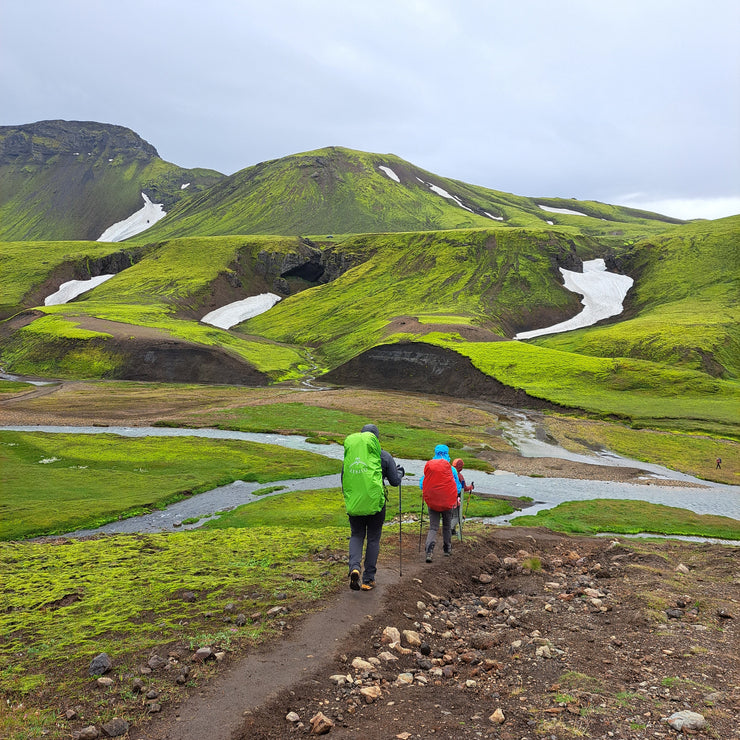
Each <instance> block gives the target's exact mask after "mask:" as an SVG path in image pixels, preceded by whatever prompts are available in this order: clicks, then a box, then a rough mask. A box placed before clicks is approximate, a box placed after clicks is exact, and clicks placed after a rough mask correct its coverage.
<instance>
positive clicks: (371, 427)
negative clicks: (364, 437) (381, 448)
mask: <svg viewBox="0 0 740 740" xmlns="http://www.w3.org/2000/svg"><path fill="white" fill-rule="evenodd" d="M360 431H361V432H372V433H373V434H374V435H375V436H376V437H377V438H378V439H380V432H379V431H378V427H376V426H375V424H365V426H364V427H362V429H360Z"/></svg>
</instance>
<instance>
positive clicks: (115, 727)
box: [103, 717, 129, 737]
mask: <svg viewBox="0 0 740 740" xmlns="http://www.w3.org/2000/svg"><path fill="white" fill-rule="evenodd" d="M128 726H129V725H128V722H126V720H125V719H120V718H119V717H114V718H113V719H112V720H111V721H110V722H106V723H105V724H104V725H103V732H104V733H105V734H106V735H107V736H108V737H120V736H121V735H125V734H126V733H127V732H128Z"/></svg>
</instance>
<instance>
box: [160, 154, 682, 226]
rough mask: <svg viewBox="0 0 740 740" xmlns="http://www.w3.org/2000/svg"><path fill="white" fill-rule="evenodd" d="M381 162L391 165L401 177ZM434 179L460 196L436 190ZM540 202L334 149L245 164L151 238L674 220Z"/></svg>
mask: <svg viewBox="0 0 740 740" xmlns="http://www.w3.org/2000/svg"><path fill="white" fill-rule="evenodd" d="M380 166H384V167H388V168H389V169H391V170H392V171H393V172H394V173H395V174H396V176H397V177H398V178H399V180H400V182H396V181H395V180H393V179H391V178H390V177H389V176H387V175H386V174H385V173H384V171H382V170H380V169H379V167H380ZM430 185H434V186H436V187H437V188H441V189H442V190H444V191H446V192H447V193H448V194H450V195H452V196H455V197H456V198H458V200H459V202H456V201H455V200H453V199H452V198H447V197H444V196H442V195H440V194H439V193H438V192H434V191H432V190H431V189H430ZM545 200H547V199H545ZM538 202H540V201H537V202H536V201H534V200H532V199H530V198H525V197H522V196H516V195H512V194H510V193H502V192H499V191H494V190H490V189H487V188H482V187H478V186H475V185H469V184H467V183H463V182H460V181H457V180H452V179H449V178H445V177H441V176H439V175H435V174H433V173H431V172H427V171H426V170H422V169H420V168H418V167H416V166H415V165H413V164H411V163H409V162H406V161H405V160H403V159H400V158H399V157H396V156H395V155H392V154H373V153H368V152H360V151H355V150H351V149H344V148H341V147H330V148H327V149H320V150H317V151H312V152H304V153H302V154H295V155H292V156H289V157H284V158H282V159H278V160H272V161H269V162H261V163H260V164H257V165H254V166H253V167H248V168H246V169H244V170H241V171H240V172H237V173H236V174H234V175H231V176H230V177H228V178H226V179H225V180H223V181H222V182H220V183H219V184H217V185H215V186H214V187H213V188H211V189H210V190H209V191H207V192H204V193H203V194H202V195H201V196H199V197H198V198H194V199H191V200H188V201H183V202H182V203H181V204H180V205H178V206H177V207H175V208H174V209H173V210H172V211H171V212H170V213H169V214H168V216H167V218H165V219H163V220H162V221H160V222H159V223H158V224H156V225H155V226H154V227H152V229H151V230H150V231H149V232H147V234H148V236H147V237H146V238H163V237H172V236H194V235H205V234H212V235H218V234H245V233H247V234H295V235H299V234H317V235H318V234H358V233H378V232H404V231H429V230H436V229H442V230H444V229H460V228H465V229H467V228H474V227H480V228H505V227H506V226H515V227H527V228H534V229H540V228H547V226H548V222H552V223H554V224H558V225H559V228H560V229H561V230H562V231H563V232H564V233H565V232H568V233H574V234H577V233H580V232H583V233H589V234H599V235H612V236H618V237H621V238H626V237H629V238H635V237H636V236H637V235H640V234H649V233H654V232H655V231H660V230H665V229H666V228H667V225H668V224H670V223H675V220H674V219H667V218H665V217H662V216H658V215H657V214H648V213H641V212H636V211H631V210H630V209H625V208H620V207H618V206H609V205H606V204H601V203H592V202H589V203H580V202H579V203H573V202H571V201H562V203H561V201H558V203H559V204H561V205H560V207H570V208H572V209H581V210H582V211H583V212H587V213H588V217H583V216H569V215H562V214H552V213H547V212H545V211H543V210H542V209H541V208H539V207H538V205H537V203H538ZM543 202H544V201H543ZM487 214H488V215H487ZM498 219H503V220H502V221H499V220H498ZM604 219H606V220H604Z"/></svg>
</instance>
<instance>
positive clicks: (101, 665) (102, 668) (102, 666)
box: [89, 653, 113, 676]
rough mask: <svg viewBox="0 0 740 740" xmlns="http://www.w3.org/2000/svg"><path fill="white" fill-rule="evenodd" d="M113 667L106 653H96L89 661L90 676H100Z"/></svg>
mask: <svg viewBox="0 0 740 740" xmlns="http://www.w3.org/2000/svg"><path fill="white" fill-rule="evenodd" d="M111 668H113V661H112V660H111V659H110V658H109V657H108V653H100V655H96V656H95V657H94V658H93V659H92V662H91V663H90V670H89V674H90V675H91V676H102V675H103V674H104V673H108V671H109V670H110V669H111Z"/></svg>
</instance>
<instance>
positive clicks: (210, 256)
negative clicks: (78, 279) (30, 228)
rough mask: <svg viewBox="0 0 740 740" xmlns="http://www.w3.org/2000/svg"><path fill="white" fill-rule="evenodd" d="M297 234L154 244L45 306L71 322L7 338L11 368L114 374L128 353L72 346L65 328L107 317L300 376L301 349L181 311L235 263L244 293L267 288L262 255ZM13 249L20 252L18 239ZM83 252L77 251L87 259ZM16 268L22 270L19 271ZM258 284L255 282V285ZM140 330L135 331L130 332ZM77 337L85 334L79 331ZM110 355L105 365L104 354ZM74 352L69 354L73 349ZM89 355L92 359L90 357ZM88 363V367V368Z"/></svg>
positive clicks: (275, 373)
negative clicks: (258, 271)
mask: <svg viewBox="0 0 740 740" xmlns="http://www.w3.org/2000/svg"><path fill="white" fill-rule="evenodd" d="M295 243H296V242H295V240H294V239H280V238H270V239H265V238H261V237H254V238H233V237H227V238H220V239H204V240H201V239H195V240H182V241H169V242H165V243H163V244H160V245H153V246H151V247H150V248H148V252H147V254H146V255H145V256H144V257H143V259H142V260H141V261H140V262H138V263H136V264H134V265H132V266H131V267H129V268H127V269H126V270H123V271H122V272H120V273H118V274H117V275H116V276H115V277H114V278H112V279H110V280H108V281H107V282H106V283H103V284H102V285H100V286H98V287H96V288H95V289H93V290H91V291H89V292H88V293H85V294H83V295H82V296H80V297H79V298H78V299H76V300H75V301H73V302H72V303H68V304H64V305H60V306H45V307H40V310H42V311H44V312H45V313H47V314H50V315H53V316H56V317H63V318H64V319H66V321H65V322H59V321H56V322H52V321H49V320H47V319H43V320H37V321H35V322H33V323H32V324H30V325H29V326H26V327H24V328H22V329H20V330H19V331H17V332H16V333H15V334H14V335H13V336H12V337H11V338H10V339H9V340H6V341H5V342H3V346H2V358H3V362H4V364H5V366H6V367H7V368H8V369H11V368H13V369H14V371H15V372H18V373H26V374H39V375H51V376H52V377H75V376H77V377H106V376H114V375H115V369H116V367H118V366H119V365H120V364H121V362H122V361H123V358H121V357H120V356H117V355H116V354H115V353H114V352H113V351H112V350H108V349H107V348H106V347H105V346H101V345H100V343H99V342H87V343H81V344H80V343H78V344H77V345H75V346H74V347H73V348H72V349H70V346H69V343H68V342H66V341H65V340H67V339H69V338H72V337H70V334H69V331H68V330H67V327H68V326H69V325H70V322H72V323H74V322H75V321H79V320H80V319H81V318H83V317H93V318H102V319H107V320H110V321H115V322H118V323H121V324H131V325H132V326H143V327H150V328H155V329H160V330H162V331H163V332H165V333H166V334H169V335H171V336H174V337H177V338H180V339H183V340H185V341H188V342H194V343H197V344H203V345H206V346H219V347H224V348H225V349H227V350H228V351H229V352H231V353H233V354H235V355H237V356H240V357H242V358H243V359H245V360H246V361H247V362H249V363H250V364H252V365H254V366H255V367H256V368H257V369H258V370H260V371H262V372H265V373H268V374H269V375H271V376H272V377H274V378H275V379H285V378H290V377H295V376H297V375H299V374H300V368H301V366H302V365H304V364H305V363H306V360H305V359H304V357H303V354H302V353H301V351H300V350H296V349H293V348H291V347H287V346H282V345H280V344H276V343H274V342H270V341H268V340H265V339H261V338H259V337H251V338H250V337H244V336H238V335H236V334H235V333H232V332H228V331H225V330H222V329H218V328H216V327H212V326H209V325H204V324H200V323H198V322H197V321H192V320H187V319H185V318H177V317H178V316H179V315H182V313H183V312H194V313H196V315H203V314H205V313H206V309H205V308H200V310H199V308H198V307H199V306H200V307H202V306H203V303H204V302H205V301H206V300H207V299H208V298H209V296H210V290H211V286H212V284H213V283H214V281H216V280H217V279H219V278H226V279H229V277H230V276H233V275H234V274H235V273H234V269H233V266H234V264H235V263H236V262H237V261H240V262H241V263H242V267H241V269H242V271H243V273H244V274H243V275H242V276H241V277H240V280H241V282H242V284H243V290H244V292H245V293H247V294H249V293H250V292H256V291H258V290H264V282H260V280H259V279H258V278H257V277H256V276H255V275H254V273H253V272H252V265H253V263H254V260H255V259H256V256H257V255H258V254H259V253H261V252H263V251H265V250H269V251H270V252H271V253H277V254H280V253H287V252H288V251H291V250H292V249H294V248H295ZM6 246H8V251H9V252H11V253H13V252H15V251H18V250H15V249H14V246H13V245H10V244H9V245H6ZM51 251H52V254H53V255H54V256H53V257H52V259H53V260H55V261H56V264H59V262H60V261H62V260H64V259H67V258H68V256H69V255H68V252H67V251H65V250H64V249H63V248H61V247H60V248H59V249H56V250H55V249H53V247H52V250H51ZM85 253H86V252H85V251H83V252H81V253H80V254H79V255H75V256H76V257H79V258H82V255H83V254H85ZM15 272H16V273H17V272H19V270H16V271H15ZM253 283H254V286H255V287H254V288H250V286H252V284H253ZM131 333H132V335H135V334H136V332H135V330H132V332H131ZM73 338H76V339H83V338H90V336H87V337H82V336H80V335H77V336H75V337H73ZM101 353H102V354H103V355H106V357H107V359H106V362H105V363H103V365H105V367H103V365H101V363H100V355H101ZM68 354H70V355H73V356H71V357H67V355H68ZM86 355H89V361H88V362H86V361H85V356H86ZM86 364H87V365H89V367H87V368H86Z"/></svg>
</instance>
